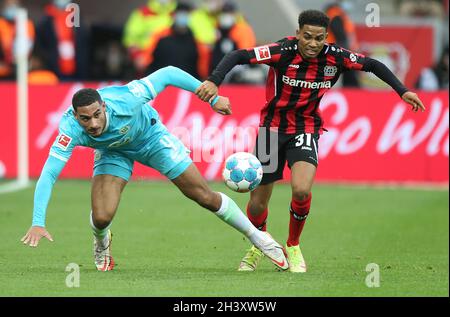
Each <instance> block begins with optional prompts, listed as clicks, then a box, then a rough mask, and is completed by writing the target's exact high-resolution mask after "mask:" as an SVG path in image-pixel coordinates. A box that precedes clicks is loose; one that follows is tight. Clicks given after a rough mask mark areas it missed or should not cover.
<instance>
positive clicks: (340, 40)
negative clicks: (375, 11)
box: [325, 1, 360, 87]
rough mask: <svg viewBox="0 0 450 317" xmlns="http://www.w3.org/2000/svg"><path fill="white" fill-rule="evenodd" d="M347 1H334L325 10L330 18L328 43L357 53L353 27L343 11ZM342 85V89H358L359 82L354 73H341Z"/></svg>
mask: <svg viewBox="0 0 450 317" xmlns="http://www.w3.org/2000/svg"><path fill="white" fill-rule="evenodd" d="M347 3H349V2H348V1H336V2H334V3H332V4H330V5H329V6H327V8H326V9H325V13H326V14H327V16H328V17H329V18H330V24H329V27H328V37H327V42H328V43H336V44H337V45H338V46H341V47H343V48H346V49H349V50H351V51H356V52H357V51H358V42H357V39H356V32H355V25H354V24H353V22H352V20H351V19H350V17H349V16H348V14H347V13H346V11H345V10H344V8H343V7H344V4H347ZM342 85H343V86H344V87H359V86H360V85H359V80H358V78H357V74H356V72H355V71H346V72H343V73H342Z"/></svg>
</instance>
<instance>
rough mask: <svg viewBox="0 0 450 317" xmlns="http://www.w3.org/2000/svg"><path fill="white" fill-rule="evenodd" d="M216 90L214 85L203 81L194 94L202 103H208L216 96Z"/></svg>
mask: <svg viewBox="0 0 450 317" xmlns="http://www.w3.org/2000/svg"><path fill="white" fill-rule="evenodd" d="M218 90H219V89H218V88H217V86H216V84H214V83H213V82H211V81H209V80H205V81H204V82H203V83H202V84H201V85H200V87H198V88H197V89H196V90H195V94H196V95H197V96H198V97H199V98H200V99H201V100H203V101H207V102H208V101H210V100H212V99H214V98H215V97H216V96H217V93H218Z"/></svg>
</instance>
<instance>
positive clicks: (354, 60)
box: [350, 53, 358, 63]
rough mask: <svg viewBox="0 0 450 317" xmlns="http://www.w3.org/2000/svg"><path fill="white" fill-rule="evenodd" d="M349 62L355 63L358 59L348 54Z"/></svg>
mask: <svg viewBox="0 0 450 317" xmlns="http://www.w3.org/2000/svg"><path fill="white" fill-rule="evenodd" d="M350 60H351V61H352V62H353V63H356V61H357V60H358V57H357V56H356V55H355V54H353V53H351V54H350Z"/></svg>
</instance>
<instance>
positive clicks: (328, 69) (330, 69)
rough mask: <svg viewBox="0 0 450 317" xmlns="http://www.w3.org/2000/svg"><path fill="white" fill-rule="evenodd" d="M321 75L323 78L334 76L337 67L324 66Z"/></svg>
mask: <svg viewBox="0 0 450 317" xmlns="http://www.w3.org/2000/svg"><path fill="white" fill-rule="evenodd" d="M323 73H324V75H325V76H330V77H331V76H334V75H336V73H337V67H336V66H325V68H324V69H323Z"/></svg>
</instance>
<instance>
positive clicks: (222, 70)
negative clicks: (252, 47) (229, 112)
mask: <svg viewBox="0 0 450 317" xmlns="http://www.w3.org/2000/svg"><path fill="white" fill-rule="evenodd" d="M240 64H250V56H249V53H248V52H247V50H236V51H232V52H229V53H227V54H226V55H225V56H224V57H223V58H222V60H221V61H220V62H219V64H218V65H217V67H216V68H215V69H214V71H213V72H212V74H211V75H210V76H209V77H208V79H207V80H205V81H204V82H203V83H202V84H201V85H200V87H198V88H197V90H195V94H196V95H197V96H198V97H199V98H200V99H201V100H203V101H209V100H211V99H212V98H214V97H215V96H217V94H218V86H219V85H220V84H221V83H222V81H223V79H224V78H225V76H226V74H228V72H229V71H230V70H232V69H233V67H234V66H236V65H240Z"/></svg>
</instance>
